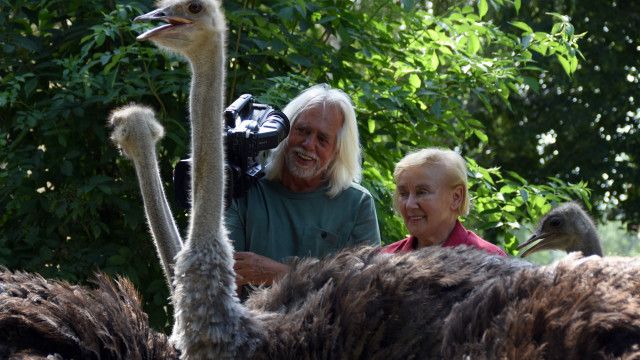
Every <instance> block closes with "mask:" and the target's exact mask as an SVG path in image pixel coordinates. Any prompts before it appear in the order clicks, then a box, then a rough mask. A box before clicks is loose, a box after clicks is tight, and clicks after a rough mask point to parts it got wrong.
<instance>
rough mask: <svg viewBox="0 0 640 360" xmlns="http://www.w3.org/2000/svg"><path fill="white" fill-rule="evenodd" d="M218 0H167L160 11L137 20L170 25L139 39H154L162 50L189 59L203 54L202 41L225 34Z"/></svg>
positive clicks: (160, 4) (163, 2) (159, 5)
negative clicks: (211, 35)
mask: <svg viewBox="0 0 640 360" xmlns="http://www.w3.org/2000/svg"><path fill="white" fill-rule="evenodd" d="M222 17H223V15H222V13H221V12H220V7H219V6H216V0H186V1H185V0H165V1H161V2H159V4H158V9H156V10H154V11H152V12H149V13H147V14H144V15H140V16H138V17H136V18H135V19H134V21H147V22H150V21H163V22H166V23H167V24H165V25H161V26H158V27H156V28H153V29H151V30H149V31H147V32H145V33H143V34H141V35H139V36H138V38H137V39H138V40H150V41H152V42H153V43H154V44H156V45H157V46H159V47H161V48H166V49H169V50H172V51H176V52H179V53H181V54H183V55H185V56H187V57H190V56H193V55H194V54H197V53H199V52H200V51H199V50H200V49H201V46H202V43H201V42H202V41H209V37H210V34H212V33H222V32H223V31H224V29H220V28H219V27H220V26H224V21H220V20H219V19H221V18H222Z"/></svg>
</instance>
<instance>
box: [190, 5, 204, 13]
mask: <svg viewBox="0 0 640 360" xmlns="http://www.w3.org/2000/svg"><path fill="white" fill-rule="evenodd" d="M200 11H202V5H201V4H200V3H196V2H193V3H191V4H189V12H190V13H192V14H197V13H199V12H200Z"/></svg>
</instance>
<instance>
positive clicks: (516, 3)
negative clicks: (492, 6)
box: [513, 0, 521, 14]
mask: <svg viewBox="0 0 640 360" xmlns="http://www.w3.org/2000/svg"><path fill="white" fill-rule="evenodd" d="M520 5H521V0H514V1H513V7H515V9H516V14H520Z"/></svg>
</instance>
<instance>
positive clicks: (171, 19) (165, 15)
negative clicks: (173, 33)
mask: <svg viewBox="0 0 640 360" xmlns="http://www.w3.org/2000/svg"><path fill="white" fill-rule="evenodd" d="M170 14H171V8H164V9H156V10H153V11H151V12H148V13H146V14H142V15H140V16H137V17H136V18H135V19H133V21H135V22H150V21H164V22H166V23H167V24H165V25H161V26H158V27H156V28H153V29H151V30H148V31H146V32H144V33H142V34H140V35H138V37H137V38H136V39H137V40H140V41H142V40H148V39H149V38H152V37H154V36H156V35H158V34H159V33H161V32H163V31H166V30H170V29H175V28H176V27H178V26H183V25H188V24H191V23H192V21H191V20H189V19H186V18H184V17H180V16H173V15H170Z"/></svg>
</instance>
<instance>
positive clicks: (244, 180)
mask: <svg viewBox="0 0 640 360" xmlns="http://www.w3.org/2000/svg"><path fill="white" fill-rule="evenodd" d="M224 121H225V124H224V149H225V173H226V174H225V175H226V180H227V184H226V188H225V203H226V204H227V206H228V205H229V204H230V203H231V200H233V199H235V198H238V197H241V196H243V195H245V194H246V193H247V191H248V190H249V188H250V187H251V186H252V185H253V184H254V183H255V182H256V181H258V180H259V179H260V178H262V177H263V176H264V170H263V164H262V162H261V161H260V154H261V152H262V151H264V150H269V149H273V148H275V147H276V146H278V144H280V142H281V141H282V140H284V139H285V138H286V137H287V135H289V119H288V118H287V116H286V115H285V114H283V113H282V112H280V111H278V110H276V109H274V108H273V107H271V106H269V105H265V104H258V103H256V102H255V99H254V98H253V96H252V95H250V94H243V95H241V96H240V97H238V99H236V100H235V101H234V102H233V103H232V104H231V105H229V106H228V107H227V108H226V109H225V110H224ZM190 169H191V159H182V160H180V161H179V162H178V164H177V165H176V168H175V170H174V174H173V185H174V188H175V194H176V200H177V202H178V204H179V205H180V206H182V207H184V208H185V209H188V208H190V199H189V196H188V194H189V191H188V190H189V186H190V185H191V179H190Z"/></svg>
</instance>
